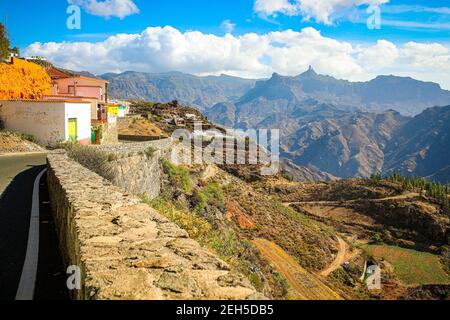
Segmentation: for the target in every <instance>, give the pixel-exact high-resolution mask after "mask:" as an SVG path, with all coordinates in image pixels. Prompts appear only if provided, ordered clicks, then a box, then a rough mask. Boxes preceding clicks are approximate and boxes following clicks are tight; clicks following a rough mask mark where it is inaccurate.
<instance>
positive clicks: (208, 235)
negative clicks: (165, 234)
mask: <svg viewBox="0 0 450 320" xmlns="http://www.w3.org/2000/svg"><path fill="white" fill-rule="evenodd" d="M141 198H142V200H143V201H144V202H145V203H147V204H149V205H150V206H151V207H152V208H154V209H155V210H157V211H159V213H161V214H162V215H163V216H165V217H166V218H167V219H169V220H170V221H172V222H174V223H175V224H177V225H178V226H179V227H180V228H182V229H184V230H186V232H187V233H188V234H189V236H190V237H191V238H193V239H197V240H198V241H199V242H201V243H203V244H205V243H208V242H210V240H211V239H212V238H214V237H215V234H214V233H213V230H212V227H211V225H210V224H209V223H208V221H206V220H205V219H203V218H202V217H200V216H198V215H197V214H195V213H193V214H191V213H190V212H189V211H188V210H182V209H179V208H177V207H176V206H175V204H174V203H173V202H172V201H171V200H169V199H166V198H165V197H159V198H156V199H154V200H149V199H148V198H147V197H146V196H145V195H142V196H141Z"/></svg>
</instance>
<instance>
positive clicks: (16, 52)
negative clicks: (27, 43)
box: [11, 47, 20, 56]
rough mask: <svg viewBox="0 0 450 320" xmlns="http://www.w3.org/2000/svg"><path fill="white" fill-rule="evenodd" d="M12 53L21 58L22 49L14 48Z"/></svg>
mask: <svg viewBox="0 0 450 320" xmlns="http://www.w3.org/2000/svg"><path fill="white" fill-rule="evenodd" d="M11 53H15V54H17V55H18V56H20V49H19V48H17V47H14V48H12V49H11Z"/></svg>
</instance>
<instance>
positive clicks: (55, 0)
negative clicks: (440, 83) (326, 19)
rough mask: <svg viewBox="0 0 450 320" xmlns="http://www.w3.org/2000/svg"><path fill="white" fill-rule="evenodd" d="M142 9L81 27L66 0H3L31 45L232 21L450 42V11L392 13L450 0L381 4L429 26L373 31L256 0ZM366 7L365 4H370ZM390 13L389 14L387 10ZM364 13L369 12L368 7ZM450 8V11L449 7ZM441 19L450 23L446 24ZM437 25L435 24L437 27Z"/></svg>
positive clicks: (215, 28)
mask: <svg viewBox="0 0 450 320" xmlns="http://www.w3.org/2000/svg"><path fill="white" fill-rule="evenodd" d="M134 2H135V3H136V5H137V6H138V7H139V10H140V14H135V15H131V16H128V17H126V18H124V19H119V18H109V19H105V18H104V17H99V16H93V15H90V14H88V13H86V12H82V28H81V30H68V29H67V28H66V19H67V17H68V14H66V9H67V7H68V3H67V1H66V0H39V1H35V0H14V1H11V0H0V20H1V21H2V22H4V23H5V22H6V23H7V25H8V28H9V33H10V37H11V40H12V42H13V43H14V44H15V45H17V46H19V47H21V48H25V47H26V46H27V45H29V44H31V43H33V42H38V41H39V42H49V41H80V40H86V41H98V40H101V39H104V38H106V36H108V35H112V34H116V33H122V32H125V33H137V32H140V31H142V30H143V29H145V28H146V27H149V26H165V25H170V26H173V27H175V28H177V29H179V30H181V31H186V30H199V31H202V32H204V33H214V34H218V35H221V34H223V33H224V30H223V29H222V28H221V24H222V22H223V21H224V20H230V21H231V22H232V23H234V24H236V28H235V30H234V34H237V35H239V34H243V33H247V32H256V33H265V32H268V31H276V30H285V29H293V30H300V29H302V28H304V27H307V26H313V27H315V28H316V29H318V30H320V31H322V34H323V35H326V36H330V37H334V38H337V39H345V40H351V41H357V42H364V41H371V40H374V39H378V38H380V37H383V38H385V39H388V40H390V41H395V42H406V41H411V40H421V41H427V42H431V41H439V42H447V43H448V42H450V12H449V13H448V14H446V15H444V14H438V13H427V12H411V11H409V12H402V13H390V11H391V10H390V8H391V7H398V6H402V5H407V6H409V7H413V6H414V5H417V6H426V7H431V8H433V7H434V8H443V7H450V5H449V1H447V0H431V1H430V0H428V1H426V0H425V1H424V0H408V1H407V0H391V1H390V2H389V3H388V4H386V5H383V6H382V7H381V8H382V10H381V13H382V19H383V20H386V21H389V22H390V21H396V22H415V23H417V24H419V23H422V24H424V25H428V27H420V28H417V27H414V26H390V25H382V29H380V30H370V31H369V30H368V29H367V27H366V25H365V23H364V21H363V22H362V23H361V22H360V23H355V22H351V21H349V20H348V19H342V20H340V21H336V22H334V24H333V25H331V26H327V25H324V24H321V23H315V22H314V21H312V22H307V21H302V19H301V18H299V17H298V16H291V17H289V16H282V15H279V16H278V17H277V18H270V19H262V18H260V17H258V15H257V14H256V13H255V12H254V11H253V5H254V0H228V1H222V0H190V1H186V0H171V1H157V0H136V1H134ZM366 7H367V6H362V7H361V8H363V9H364V8H366ZM384 8H385V9H386V12H385V13H383V11H384V10H383V9H384ZM360 11H361V16H362V17H363V18H364V17H365V16H367V14H366V13H365V12H364V10H360ZM449 11H450V10H449ZM383 20H382V21H383ZM439 24H447V27H446V29H442V27H439ZM434 25H436V27H435V28H434V27H433V26H434Z"/></svg>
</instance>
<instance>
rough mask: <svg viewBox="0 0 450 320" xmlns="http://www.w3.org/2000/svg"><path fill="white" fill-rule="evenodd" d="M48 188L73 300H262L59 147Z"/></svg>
mask: <svg viewBox="0 0 450 320" xmlns="http://www.w3.org/2000/svg"><path fill="white" fill-rule="evenodd" d="M48 185H49V193H50V199H51V204H52V209H53V213H54V217H55V222H56V226H57V231H58V236H59V240H60V245H61V251H62V254H63V257H64V261H65V263H66V265H67V266H70V265H75V266H79V267H80V268H81V271H82V289H81V290H77V291H72V298H74V299H258V298H262V296H261V295H260V294H258V293H257V292H255V290H254V289H253V288H252V286H251V285H250V284H249V282H248V280H247V279H246V278H245V277H244V276H242V275H241V274H238V273H235V272H233V271H231V270H230V267H229V266H228V265H227V264H226V263H224V262H223V261H221V260H219V259H218V258H217V257H215V256H214V255H213V254H211V253H209V252H208V251H206V250H205V249H202V248H201V247H200V245H199V244H198V243H197V242H196V241H194V240H192V239H190V238H189V237H188V235H187V233H186V232H185V231H184V230H182V229H180V228H179V227H178V226H176V225H175V224H173V223H171V222H169V221H168V220H167V219H166V218H164V217H163V216H162V215H160V214H159V213H158V212H157V211H155V210H153V209H152V208H150V207H149V206H147V205H146V204H144V203H141V201H140V200H139V199H138V198H136V197H135V196H131V195H129V194H127V193H125V192H124V191H122V189H120V188H118V187H116V186H114V185H112V184H111V183H110V182H108V181H107V180H105V179H104V178H102V177H100V176H99V175H97V174H96V173H94V172H92V171H90V170H89V169H87V168H85V167H83V166H81V165H80V164H78V163H77V162H75V161H73V160H71V159H69V158H68V156H67V155H66V154H65V153H64V152H61V151H60V152H55V153H51V154H49V155H48Z"/></svg>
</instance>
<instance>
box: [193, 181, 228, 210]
mask: <svg viewBox="0 0 450 320" xmlns="http://www.w3.org/2000/svg"><path fill="white" fill-rule="evenodd" d="M194 196H195V198H196V203H197V206H196V207H195V210H194V211H195V212H198V213H200V212H202V211H204V210H205V208H206V206H207V205H212V206H215V207H218V208H219V209H221V210H222V211H223V210H225V197H224V194H223V190H222V188H221V186H220V184H218V183H210V184H208V185H207V186H206V187H204V188H202V189H201V190H200V191H196V192H195V194H194Z"/></svg>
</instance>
